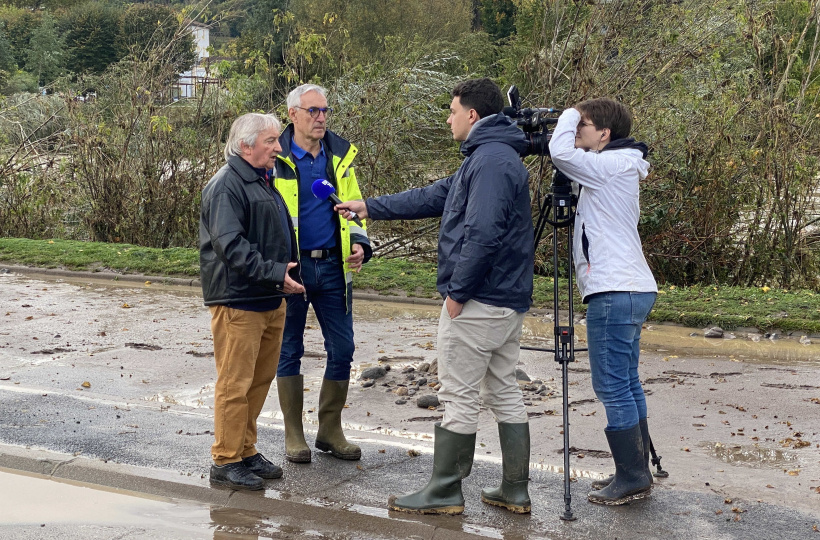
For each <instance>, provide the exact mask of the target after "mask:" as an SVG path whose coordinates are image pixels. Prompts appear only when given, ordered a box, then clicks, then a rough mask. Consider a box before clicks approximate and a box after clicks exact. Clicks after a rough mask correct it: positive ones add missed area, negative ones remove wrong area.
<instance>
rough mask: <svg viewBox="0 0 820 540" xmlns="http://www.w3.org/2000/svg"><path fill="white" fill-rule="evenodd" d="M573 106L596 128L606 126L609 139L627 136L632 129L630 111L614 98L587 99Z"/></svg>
mask: <svg viewBox="0 0 820 540" xmlns="http://www.w3.org/2000/svg"><path fill="white" fill-rule="evenodd" d="M575 108H576V109H578V111H579V112H580V113H581V115H582V116H585V117H586V118H587V119H588V120H589V121H590V122H592V123H593V124H595V128H596V129H604V128H608V129H609V132H610V136H609V138H610V140H613V141H614V140H616V139H623V138H625V137H629V133H630V132H631V131H632V113H631V112H629V108H628V107H627V106H626V105H624V104H623V103H620V102H618V101H615V100H614V99H610V98H597V99H588V100H586V101H582V102H581V103H579V104H578V105H576V106H575Z"/></svg>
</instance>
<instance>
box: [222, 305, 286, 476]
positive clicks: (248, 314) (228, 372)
mask: <svg viewBox="0 0 820 540" xmlns="http://www.w3.org/2000/svg"><path fill="white" fill-rule="evenodd" d="M286 309H287V308H286V302H285V300H284V299H283V300H282V305H281V306H279V308H278V309H275V310H272V311H260V312H255V311H244V310H241V309H232V308H229V307H227V306H211V307H210V310H211V331H212V332H213V335H214V358H215V360H216V374H217V375H216V388H215V393H214V439H215V441H214V444H213V446H212V447H211V457H212V458H213V460H214V463H216V464H217V465H224V464H226V463H233V462H236V461H241V459H242V458H245V457H250V456H253V455H254V454H256V453H257V452H256V419H257V417H259V413H261V412H262V406H263V405H264V403H265V398H266V397H267V395H268V390H269V389H270V385H271V382H272V381H273V379H274V377H275V376H276V367H277V365H278V364H279V349H280V348H281V347H282V332H283V330H284V329H285V313H286Z"/></svg>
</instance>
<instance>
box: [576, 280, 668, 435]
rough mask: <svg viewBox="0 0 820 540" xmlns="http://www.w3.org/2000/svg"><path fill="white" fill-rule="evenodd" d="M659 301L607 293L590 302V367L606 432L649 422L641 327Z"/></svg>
mask: <svg viewBox="0 0 820 540" xmlns="http://www.w3.org/2000/svg"><path fill="white" fill-rule="evenodd" d="M656 297H657V294H656V293H638V292H605V293H599V294H594V295H592V296H591V297H590V298H589V302H588V307H587V343H588V345H589V367H590V370H591V372H592V388H593V389H594V390H595V395H596V396H598V399H599V400H600V401H601V402H602V403H603V404H604V408H605V409H606V419H607V426H606V431H619V430H623V429H628V428H631V427H632V426H634V425H635V424H637V423H638V421H639V420H641V419H643V418H646V398H645V397H644V394H643V388H642V387H641V381H640V380H639V379H638V358H639V356H640V352H641V348H640V341H641V325H642V324H643V323H644V321H645V320H646V317H647V316H648V315H649V312H650V311H651V310H652V306H653V305H654V304H655V298H656Z"/></svg>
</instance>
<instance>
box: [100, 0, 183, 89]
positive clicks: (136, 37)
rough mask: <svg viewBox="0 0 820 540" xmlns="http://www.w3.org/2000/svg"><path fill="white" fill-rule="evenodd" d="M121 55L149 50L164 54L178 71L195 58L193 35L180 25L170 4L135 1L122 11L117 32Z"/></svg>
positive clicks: (138, 56)
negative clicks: (162, 4) (138, 2)
mask: <svg viewBox="0 0 820 540" xmlns="http://www.w3.org/2000/svg"><path fill="white" fill-rule="evenodd" d="M116 45H117V50H118V55H119V56H120V57H124V56H126V55H127V54H131V55H133V56H135V57H136V58H143V59H144V58H145V56H146V54H156V53H157V52H159V53H160V54H162V55H164V56H165V57H166V59H167V61H168V62H170V64H172V65H173V66H174V67H175V69H176V71H177V73H181V72H183V71H185V70H186V69H189V68H190V67H191V66H192V65H194V63H195V62H196V59H197V57H196V50H195V48H194V41H193V36H192V35H191V34H190V32H188V30H187V29H186V28H180V23H179V20H178V19H177V14H176V13H175V12H174V10H173V9H171V8H170V7H167V6H160V5H155V4H133V5H131V6H130V7H129V8H128V9H126V10H125V13H124V14H123V15H122V18H121V19H120V23H119V33H118V36H117V41H116Z"/></svg>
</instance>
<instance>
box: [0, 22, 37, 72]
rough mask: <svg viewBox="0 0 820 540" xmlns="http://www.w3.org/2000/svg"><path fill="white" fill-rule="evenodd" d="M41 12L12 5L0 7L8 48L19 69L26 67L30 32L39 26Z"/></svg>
mask: <svg viewBox="0 0 820 540" xmlns="http://www.w3.org/2000/svg"><path fill="white" fill-rule="evenodd" d="M41 17H42V13H41V12H39V11H37V12H32V11H31V10H28V9H21V8H16V7H12V6H3V7H0V21H2V22H3V25H4V30H5V33H6V37H8V40H9V43H10V44H11V48H10V50H11V51H12V54H13V55H14V60H15V62H16V64H17V67H18V68H19V69H25V67H26V50H27V49H28V48H29V42H30V41H31V34H32V32H34V29H35V28H37V27H38V26H40V19H41Z"/></svg>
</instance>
